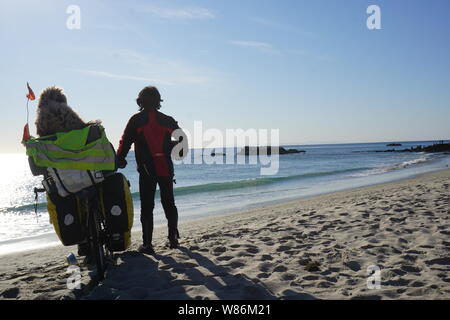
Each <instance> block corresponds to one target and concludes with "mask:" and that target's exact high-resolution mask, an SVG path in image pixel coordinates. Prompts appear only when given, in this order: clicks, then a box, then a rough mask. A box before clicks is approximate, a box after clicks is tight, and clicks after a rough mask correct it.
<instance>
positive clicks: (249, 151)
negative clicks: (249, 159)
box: [238, 146, 306, 156]
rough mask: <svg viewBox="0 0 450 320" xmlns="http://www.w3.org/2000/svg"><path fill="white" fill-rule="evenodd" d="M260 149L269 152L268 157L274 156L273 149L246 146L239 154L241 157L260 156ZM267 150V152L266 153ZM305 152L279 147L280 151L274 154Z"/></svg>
mask: <svg viewBox="0 0 450 320" xmlns="http://www.w3.org/2000/svg"><path fill="white" fill-rule="evenodd" d="M260 149H263V152H264V153H265V152H267V155H271V154H272V147H271V146H268V147H249V146H246V147H245V148H243V149H241V151H240V152H239V153H238V154H239V155H245V156H249V155H259V153H260ZM266 150H267V151H266ZM305 152H306V151H305V150H298V149H285V148H283V147H278V150H275V152H274V154H280V155H282V154H291V153H305Z"/></svg>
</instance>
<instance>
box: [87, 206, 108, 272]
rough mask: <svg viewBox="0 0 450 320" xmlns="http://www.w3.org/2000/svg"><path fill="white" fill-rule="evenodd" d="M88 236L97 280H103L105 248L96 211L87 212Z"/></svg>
mask: <svg viewBox="0 0 450 320" xmlns="http://www.w3.org/2000/svg"><path fill="white" fill-rule="evenodd" d="M89 234H90V236H91V239H90V247H91V253H92V257H93V259H94V262H95V265H96V267H97V277H98V280H103V279H104V277H105V271H106V257H105V248H104V246H103V243H104V241H102V238H103V236H102V228H101V222H100V220H99V217H98V212H97V211H96V210H91V211H90V212H89Z"/></svg>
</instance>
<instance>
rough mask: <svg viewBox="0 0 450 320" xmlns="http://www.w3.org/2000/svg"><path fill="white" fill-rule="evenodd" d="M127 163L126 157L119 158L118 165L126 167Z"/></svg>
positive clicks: (122, 167) (121, 167)
mask: <svg viewBox="0 0 450 320" xmlns="http://www.w3.org/2000/svg"><path fill="white" fill-rule="evenodd" d="M127 164H128V162H127V160H125V159H119V161H118V164H117V165H118V167H119V168H120V169H124V168H125V167H126V166H127Z"/></svg>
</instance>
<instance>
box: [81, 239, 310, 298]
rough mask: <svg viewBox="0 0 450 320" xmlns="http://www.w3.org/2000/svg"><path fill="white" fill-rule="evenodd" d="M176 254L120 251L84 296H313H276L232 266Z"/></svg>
mask: <svg viewBox="0 0 450 320" xmlns="http://www.w3.org/2000/svg"><path fill="white" fill-rule="evenodd" d="M173 256H175V258H176V259H175V258H173V257H172V256H164V255H158V254H155V255H153V256H147V255H144V254H141V253H138V252H136V251H128V252H124V253H122V254H119V255H118V259H119V263H118V264H117V265H116V266H113V267H110V268H109V269H108V271H107V274H106V279H105V280H104V281H103V282H102V283H100V284H99V285H98V286H97V287H95V288H94V289H93V290H92V291H90V292H89V293H88V294H87V295H84V296H83V297H82V299H152V300H185V299H199V300H200V299H220V300H267V299H280V298H282V299H286V298H288V299H314V297H313V296H311V295H308V294H305V293H298V292H293V291H292V292H286V296H285V297H276V296H275V295H273V294H272V293H271V292H270V290H269V289H268V288H267V287H266V286H265V285H264V284H263V283H262V282H259V281H254V280H251V279H249V278H248V277H246V276H245V275H242V274H239V273H236V274H231V273H230V268H229V267H227V266H218V265H217V264H215V263H214V262H213V261H211V260H210V259H208V258H206V257H205V256H203V255H201V254H200V253H198V252H193V251H190V250H188V249H186V248H182V247H180V248H179V251H178V252H176V251H175V252H174V254H173ZM234 271H236V270H234ZM288 291H289V290H288Z"/></svg>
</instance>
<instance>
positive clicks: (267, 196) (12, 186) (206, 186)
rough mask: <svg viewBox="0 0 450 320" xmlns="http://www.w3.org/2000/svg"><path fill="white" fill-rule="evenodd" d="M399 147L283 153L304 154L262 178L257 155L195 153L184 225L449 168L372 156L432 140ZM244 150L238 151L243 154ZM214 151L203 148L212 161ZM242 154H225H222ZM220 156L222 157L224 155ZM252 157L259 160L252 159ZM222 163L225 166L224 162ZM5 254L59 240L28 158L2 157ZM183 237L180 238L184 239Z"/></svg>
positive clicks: (429, 158)
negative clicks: (229, 158)
mask: <svg viewBox="0 0 450 320" xmlns="http://www.w3.org/2000/svg"><path fill="white" fill-rule="evenodd" d="M399 143H401V144H402V146H400V147H387V146H386V144H387V143H386V142H383V143H360V144H328V145H325V144H324V145H305V146H301V145H299V146H296V145H292V146H284V147H285V148H295V149H301V150H305V151H306V152H305V153H296V154H286V155H280V156H279V170H278V172H277V173H276V174H275V175H261V166H262V165H261V164H259V163H255V162H256V161H253V160H256V156H247V157H245V156H239V155H236V156H235V160H236V162H238V161H237V160H240V161H239V162H245V163H239V162H238V163H234V164H206V163H202V164H194V162H204V161H201V160H202V159H197V160H198V161H194V160H195V159H194V158H195V157H200V158H202V155H201V154H199V152H191V155H190V156H191V157H192V158H190V159H192V160H193V161H191V162H192V164H177V165H175V179H176V184H175V199H176V204H177V207H178V211H179V219H180V221H185V220H191V219H195V218H199V217H203V216H208V215H216V214H222V213H228V212H233V211H238V210H245V209H250V208H255V207H258V206H263V205H267V204H272V203H276V202H281V201H286V200H293V199H298V198H304V197H308V196H313V195H319V194H324V193H328V192H333V191H339V190H345V189H350V188H355V187H361V186H368V185H373V184H378V183H384V182H390V181H395V180H400V179H403V178H408V177H412V176H415V175H417V174H421V173H425V172H431V171H437V170H443V169H446V168H448V166H449V165H450V155H449V154H426V153H410V152H405V153H384V152H367V151H374V150H386V149H393V148H396V149H404V148H410V147H415V146H418V145H422V146H427V145H431V144H433V143H435V141H414V142H399ZM238 149H239V148H238ZM212 151H213V150H212V149H205V150H204V152H205V154H207V155H209V154H210V153H211V152H212ZM232 151H234V152H236V151H237V150H232V149H226V150H225V153H230V152H232ZM216 157H221V156H220V155H218V156H216ZM252 157H255V158H252ZM127 161H128V166H127V167H126V168H125V169H123V170H120V171H121V172H122V173H124V174H125V175H126V177H127V178H128V179H129V181H130V183H131V191H132V195H133V202H134V208H135V219H134V227H133V228H134V229H137V230H138V229H140V227H141V226H140V222H139V214H140V203H139V192H138V174H137V171H136V161H135V158H134V153H133V152H130V154H129V155H128V158H127ZM224 162H225V161H224ZM0 172H1V178H2V179H1V180H0V255H1V254H6V253H10V252H18V251H23V250H28V249H35V248H40V247H46V246H51V245H57V244H58V243H59V240H58V238H57V236H56V234H55V233H54V231H53V226H52V225H51V224H50V223H49V217H48V213H47V212H46V203H45V196H44V195H42V194H41V195H40V196H39V198H38V201H37V209H38V210H37V214H36V213H35V210H34V204H35V198H34V193H33V188H34V187H41V178H40V177H33V176H32V175H31V173H30V171H29V168H28V161H27V158H26V156H25V155H24V154H1V155H0ZM154 216H155V224H156V225H164V224H165V223H166V220H165V216H164V213H163V211H162V207H161V204H160V202H159V195H158V194H157V199H156V206H155V211H154ZM181 236H183V235H181Z"/></svg>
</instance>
